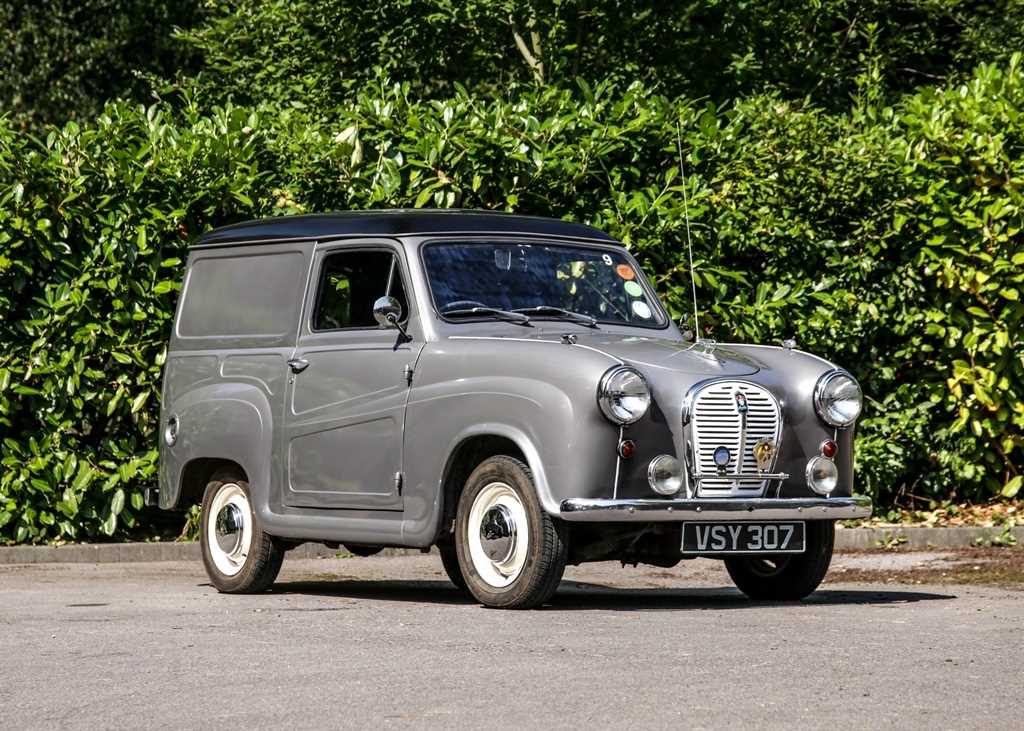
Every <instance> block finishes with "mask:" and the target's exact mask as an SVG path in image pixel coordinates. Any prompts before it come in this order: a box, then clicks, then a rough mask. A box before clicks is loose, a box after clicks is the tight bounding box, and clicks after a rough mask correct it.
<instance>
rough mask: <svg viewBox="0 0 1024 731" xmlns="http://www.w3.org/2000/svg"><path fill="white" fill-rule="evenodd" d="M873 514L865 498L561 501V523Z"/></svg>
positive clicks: (835, 517)
mask: <svg viewBox="0 0 1024 731" xmlns="http://www.w3.org/2000/svg"><path fill="white" fill-rule="evenodd" d="M869 515H871V498H869V497H866V496H864V495H854V496H853V497H826V498H748V499H743V498H700V499H679V500H665V499H652V498H645V499H636V500H601V499H587V498H571V499H569V500H563V501H562V504H561V506H560V510H559V517H561V518H562V520H571V521H577V522H593V523H606V522H636V523H648V522H654V521H683V520H686V521H713V520H729V521H761V520H851V519H854V518H866V517H868V516H869Z"/></svg>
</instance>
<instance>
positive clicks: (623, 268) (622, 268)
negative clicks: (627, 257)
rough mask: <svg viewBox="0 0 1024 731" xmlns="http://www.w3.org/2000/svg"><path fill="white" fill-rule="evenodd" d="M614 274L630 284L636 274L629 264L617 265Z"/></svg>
mask: <svg viewBox="0 0 1024 731" xmlns="http://www.w3.org/2000/svg"><path fill="white" fill-rule="evenodd" d="M615 273H616V274H618V275H619V276H620V277H622V278H623V279H625V280H626V281H627V282H632V281H633V280H634V279H636V272H634V271H633V267H631V266H630V265H629V264H619V265H618V266H617V267H615Z"/></svg>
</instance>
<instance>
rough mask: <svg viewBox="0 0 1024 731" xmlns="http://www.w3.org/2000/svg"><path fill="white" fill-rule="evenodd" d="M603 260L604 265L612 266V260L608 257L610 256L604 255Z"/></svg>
mask: <svg viewBox="0 0 1024 731" xmlns="http://www.w3.org/2000/svg"><path fill="white" fill-rule="evenodd" d="M601 258H602V259H604V263H605V264H607V265H608V266H611V265H612V258H611V257H610V256H608V254H604V255H602V256H601Z"/></svg>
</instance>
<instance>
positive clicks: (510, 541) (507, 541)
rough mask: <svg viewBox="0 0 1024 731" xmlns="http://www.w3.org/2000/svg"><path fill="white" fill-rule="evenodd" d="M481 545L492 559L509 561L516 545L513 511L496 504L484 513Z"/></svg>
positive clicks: (481, 527) (481, 526)
mask: <svg viewBox="0 0 1024 731" xmlns="http://www.w3.org/2000/svg"><path fill="white" fill-rule="evenodd" d="M480 546H481V548H483V551H484V554H486V556H487V558H489V559H491V561H495V562H498V563H500V562H502V561H507V560H508V558H509V556H511V555H512V552H513V551H514V550H515V547H516V524H515V520H514V519H513V518H512V512H511V511H510V510H509V509H508V508H507V507H505V506H504V505H495V506H494V507H493V508H491V509H490V510H488V511H487V512H486V513H484V518H483V522H482V523H481V525H480Z"/></svg>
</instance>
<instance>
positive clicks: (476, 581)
mask: <svg viewBox="0 0 1024 731" xmlns="http://www.w3.org/2000/svg"><path fill="white" fill-rule="evenodd" d="M566 546H567V544H566V531H565V526H564V525H563V524H561V523H559V522H557V521H556V520H555V519H553V518H552V517H551V516H550V515H548V514H547V513H545V512H544V510H543V509H542V508H541V505H540V501H539V500H538V499H537V492H536V488H535V487H534V484H533V475H532V474H531V473H530V468H529V467H527V466H526V465H525V464H523V463H522V462H521V461H519V460H518V459H514V458H512V457H504V456H499V457H491V458H489V459H487V460H485V461H484V462H482V463H481V464H480V466H478V467H477V468H476V469H475V470H473V474H471V475H470V476H469V479H468V480H467V481H466V486H465V488H464V489H463V491H462V495H461V496H460V497H459V505H458V509H457V512H456V518H455V547H456V551H457V553H458V558H459V567H460V568H461V570H462V571H461V573H462V577H463V579H464V580H465V582H466V586H467V588H468V589H469V591H470V593H471V594H472V595H473V596H474V597H475V598H476V599H477V601H479V602H480V603H481V604H484V605H486V606H489V607H500V608H504V609H529V608H532V607H536V606H539V605H541V604H543V603H544V602H546V601H547V600H548V599H550V598H551V596H552V595H553V594H554V593H555V590H556V589H558V583H559V582H560V581H561V580H562V573H563V572H564V571H565V559H566V554H567V548H566Z"/></svg>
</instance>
